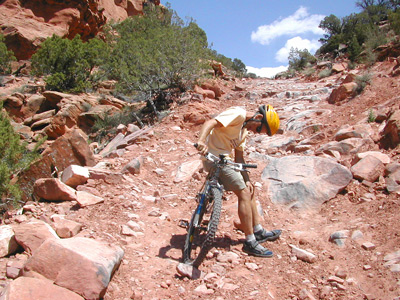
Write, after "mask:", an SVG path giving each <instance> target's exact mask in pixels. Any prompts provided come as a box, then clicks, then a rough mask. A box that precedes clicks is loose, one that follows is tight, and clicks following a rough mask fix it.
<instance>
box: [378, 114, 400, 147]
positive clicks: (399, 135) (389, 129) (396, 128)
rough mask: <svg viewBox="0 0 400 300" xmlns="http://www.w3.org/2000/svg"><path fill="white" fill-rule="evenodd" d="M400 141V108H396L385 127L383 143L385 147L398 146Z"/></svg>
mask: <svg viewBox="0 0 400 300" xmlns="http://www.w3.org/2000/svg"><path fill="white" fill-rule="evenodd" d="M399 143H400V110H396V111H395V112H394V113H393V114H392V115H391V116H390V118H389V120H388V122H387V124H386V126H385V128H384V129H383V137H382V144H383V146H384V147H385V148H396V147H397V145H398V144H399Z"/></svg>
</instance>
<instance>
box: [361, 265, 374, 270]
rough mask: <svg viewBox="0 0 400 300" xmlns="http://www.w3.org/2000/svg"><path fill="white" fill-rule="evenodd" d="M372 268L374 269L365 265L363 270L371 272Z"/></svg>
mask: <svg viewBox="0 0 400 300" xmlns="http://www.w3.org/2000/svg"><path fill="white" fill-rule="evenodd" d="M371 268H372V267H371V266H370V265H364V266H363V269H364V270H370V269H371Z"/></svg>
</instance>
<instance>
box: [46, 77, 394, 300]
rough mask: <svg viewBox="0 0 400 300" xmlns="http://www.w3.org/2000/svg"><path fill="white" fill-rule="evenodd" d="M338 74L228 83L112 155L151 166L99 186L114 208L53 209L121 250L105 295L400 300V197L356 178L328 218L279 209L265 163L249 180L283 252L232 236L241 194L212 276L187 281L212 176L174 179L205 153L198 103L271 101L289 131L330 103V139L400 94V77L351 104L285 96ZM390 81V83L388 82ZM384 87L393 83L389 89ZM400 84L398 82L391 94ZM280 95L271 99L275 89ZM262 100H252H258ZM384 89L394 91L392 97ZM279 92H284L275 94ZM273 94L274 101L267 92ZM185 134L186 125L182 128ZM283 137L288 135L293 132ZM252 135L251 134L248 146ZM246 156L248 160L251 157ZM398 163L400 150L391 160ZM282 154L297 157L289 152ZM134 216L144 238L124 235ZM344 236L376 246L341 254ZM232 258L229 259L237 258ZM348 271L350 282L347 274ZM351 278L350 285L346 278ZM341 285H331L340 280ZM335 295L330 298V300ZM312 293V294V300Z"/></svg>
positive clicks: (328, 208)
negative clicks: (303, 254) (186, 265)
mask: <svg viewBox="0 0 400 300" xmlns="http://www.w3.org/2000/svg"><path fill="white" fill-rule="evenodd" d="M338 77H339V76H334V77H332V78H329V79H327V80H322V81H319V82H311V83H309V82H304V81H301V80H286V81H283V80H282V81H272V80H266V79H256V80H249V81H243V82H241V83H240V84H241V85H244V86H245V87H246V89H245V91H234V83H233V82H221V87H222V88H223V89H224V90H225V94H224V95H223V97H222V99H220V100H213V99H206V100H204V101H203V102H198V103H191V105H189V104H187V103H185V104H182V105H179V106H176V107H174V108H173V110H172V111H171V114H169V115H168V116H167V117H166V118H165V119H164V120H163V121H162V122H161V123H160V124H157V125H155V126H154V127H153V130H152V133H151V134H150V136H148V138H145V139H143V140H141V141H140V142H138V143H137V144H136V146H134V147H131V148H130V149H131V150H130V151H127V152H126V153H125V154H124V155H123V156H122V157H119V158H109V159H102V162H105V163H107V168H108V169H109V170H111V171H120V170H121V168H122V167H123V166H124V165H125V164H126V163H128V162H129V161H130V160H131V159H133V158H137V157H140V156H141V157H143V159H144V164H143V166H142V167H141V172H140V174H138V175H125V177H124V180H123V182H118V181H115V182H113V181H112V180H111V181H110V182H104V181H93V180H90V181H89V182H88V183H87V184H86V185H87V186H89V187H94V188H96V190H97V191H98V192H99V194H100V195H101V196H102V197H103V198H104V199H105V202H104V203H101V204H97V205H94V206H90V207H86V208H83V209H78V210H76V209H74V207H72V205H71V204H70V203H61V204H54V203H53V204H44V206H45V207H44V208H43V209H44V210H45V211H47V213H46V214H48V215H51V213H54V212H58V213H66V215H67V218H68V219H71V220H75V221H78V222H80V223H82V224H84V230H83V231H82V232H81V233H80V234H79V235H81V236H87V237H94V238H96V239H102V240H105V241H108V242H111V243H115V244H117V245H120V246H121V247H122V248H123V249H124V251H125V256H124V259H123V262H122V264H121V266H120V267H119V269H118V270H117V271H116V273H115V275H114V276H113V278H112V281H111V283H110V285H109V288H108V290H107V293H106V296H105V298H104V299H105V300H111V299H112V300H125V299H160V300H161V299H313V298H312V297H311V296H307V293H310V294H312V295H313V296H314V297H315V299H319V298H320V299H357V300H358V299H382V300H386V299H394V298H395V297H398V296H400V273H394V272H391V271H390V270H389V268H387V267H385V266H384V261H383V257H384V256H385V255H387V254H389V253H391V252H394V251H397V250H399V248H400V230H399V225H398V219H399V215H400V205H399V201H398V199H397V197H396V196H395V195H387V194H385V193H384V191H379V190H371V189H369V188H368V187H367V186H364V185H362V184H360V183H358V182H357V181H353V182H352V183H351V184H350V185H349V186H348V188H347V189H346V192H347V193H343V194H339V195H337V196H336V197H335V198H334V199H332V200H330V201H329V202H327V203H325V204H324V205H323V206H322V208H321V209H320V210H318V211H296V210H290V209H288V208H285V207H281V206H277V205H275V204H273V203H271V202H270V201H269V199H268V198H267V197H266V194H265V191H263V184H262V182H261V177H260V174H261V172H262V170H263V167H264V166H265V162H262V161H251V160H248V162H251V163H257V164H258V165H259V167H258V169H256V170H255V171H252V172H251V173H250V177H251V179H252V180H253V182H256V183H257V184H256V186H257V191H256V192H257V199H258V201H259V202H260V204H261V205H262V208H263V213H264V220H263V224H264V225H265V227H266V228H268V229H273V228H280V229H282V230H283V233H282V236H281V238H280V239H279V240H278V241H276V242H273V243H267V244H266V246H267V247H268V248H269V249H271V250H272V251H273V252H274V254H275V255H274V257H273V258H270V259H262V258H254V257H249V256H247V255H246V254H244V253H243V252H242V251H241V247H242V244H241V242H242V239H243V233H241V232H239V231H237V230H235V229H234V226H233V222H234V220H236V219H237V202H236V198H235V196H234V195H233V194H230V193H226V194H225V197H224V203H223V211H222V218H221V223H220V226H219V230H218V233H217V239H216V243H215V245H216V248H214V249H213V250H212V251H211V254H210V255H209V257H208V259H207V260H206V261H205V262H204V264H203V265H202V266H201V267H200V269H201V270H202V271H203V272H205V273H206V274H208V275H207V277H206V279H205V280H195V281H193V280H189V279H187V278H183V277H181V276H179V275H178V273H177V272H176V266H177V264H178V263H179V262H180V260H181V256H182V253H181V249H182V247H183V244H184V238H185V234H186V230H185V229H184V228H182V227H180V226H179V221H180V220H182V219H184V220H188V219H189V218H190V215H191V213H192V210H193V209H194V207H195V201H194V197H195V195H196V193H197V191H198V189H199V188H200V186H201V184H202V182H203V181H204V178H205V174H204V173H199V172H197V173H196V174H195V175H194V176H193V177H192V178H190V179H189V180H188V181H185V182H180V183H175V182H174V177H175V174H176V172H177V169H178V167H179V166H180V165H181V164H182V163H184V162H187V161H192V160H196V159H198V158H199V156H198V154H197V152H196V150H195V149H194V148H193V146H192V143H193V142H195V141H196V138H197V134H198V131H199V129H200V126H201V125H193V124H192V123H189V122H185V121H184V116H185V115H187V114H188V113H190V112H193V110H195V112H196V109H198V110H197V111H200V109H199V107H201V108H206V109H207V110H208V112H209V114H210V115H212V114H215V113H218V112H220V111H222V110H223V109H224V108H227V107H229V106H233V105H240V106H245V107H246V109H248V110H255V109H256V108H257V107H258V106H259V105H260V104H261V103H271V104H272V105H274V106H275V107H276V108H277V109H278V111H279V112H281V113H282V124H283V126H284V125H285V122H286V121H287V119H288V118H289V117H290V112H298V111H301V110H304V109H311V108H320V109H322V108H324V109H329V110H331V114H330V115H329V116H328V117H325V116H321V118H325V119H321V120H315V122H316V123H318V122H319V121H320V122H321V123H323V124H328V125H327V126H326V127H324V129H323V131H324V133H325V134H326V138H325V140H322V141H321V144H323V143H324V142H327V141H330V140H332V136H333V135H334V133H335V132H336V131H337V130H338V128H339V127H340V126H341V125H343V124H355V123H357V122H359V121H361V120H365V118H366V114H367V112H368V108H369V107H372V106H373V105H377V104H378V103H383V102H384V101H386V100H387V99H390V97H394V96H395V95H398V93H399V92H400V87H399V85H398V84H397V83H396V81H395V80H393V79H392V78H386V81H383V79H382V78H381V77H380V78H378V77H377V78H378V79H377V81H381V82H380V83H378V86H376V87H374V88H377V89H378V88H379V89H380V90H379V95H380V96H379V97H377V91H375V90H373V89H372V87H371V88H368V89H367V90H366V91H365V93H364V95H363V96H362V97H357V98H355V99H353V100H352V101H350V102H346V103H343V104H342V105H341V106H333V105H329V104H328V103H327V101H326V100H325V99H326V97H328V95H329V94H327V93H325V94H323V93H322V94H319V97H320V98H321V99H320V100H319V101H310V99H309V98H307V97H305V98H306V99H303V100H299V97H295V98H292V99H291V100H288V99H287V98H286V97H283V98H279V97H278V96H277V95H278V94H279V93H286V92H289V91H292V92H294V91H299V92H300V91H301V92H305V91H309V92H310V94H314V93H315V91H316V90H319V89H323V88H327V87H329V86H331V85H333V84H335V83H336V80H338ZM390 81H391V82H390ZM384 85H387V86H391V88H390V89H386V90H385V89H384ZM393 85H394V87H393ZM271 91H272V92H274V93H269V92H271ZM255 92H257V93H258V94H259V95H262V94H263V93H264V94H265V96H264V98H263V97H262V96H259V97H254V98H252V93H255ZM384 93H386V94H384ZM273 94H275V95H273ZM268 95H273V96H268ZM178 127H179V128H178ZM284 134H285V133H284ZM252 138H253V135H250V139H252ZM247 154H248V153H247ZM389 154H390V155H391V156H392V160H394V161H396V160H397V161H399V154H398V153H395V152H390V153H389ZM278 155H290V153H279V154H278ZM367 192H371V193H373V194H374V195H375V199H374V200H373V201H370V202H359V201H358V199H359V198H360V197H361V196H362V195H364V194H365V193H367ZM129 220H134V221H135V222H137V223H138V224H139V225H140V227H141V228H142V231H141V232H137V233H136V234H135V236H124V235H122V234H121V226H122V225H125V224H127V223H128V221H129ZM338 230H350V231H354V230H360V231H362V232H363V234H364V240H368V241H371V242H372V243H373V244H375V245H376V248H375V249H374V250H365V249H363V248H362V247H361V245H360V244H358V243H357V242H355V241H352V240H350V239H349V240H348V241H347V242H346V244H345V246H343V247H338V246H337V245H335V244H333V243H331V242H329V241H328V238H329V236H330V234H331V233H333V232H335V231H338ZM290 244H293V245H296V246H298V247H300V248H302V249H305V250H309V251H311V252H312V253H314V254H315V255H317V257H318V258H317V261H316V262H315V263H312V264H310V263H306V262H303V261H300V260H296V259H295V258H294V257H293V255H292V254H291V249H290V246H289V245H290ZM227 255H230V256H229V257H228V258H227V257H226V256H227ZM343 274H344V275H345V276H344V275H343ZM334 275H336V276H341V277H346V279H345V280H343V281H341V280H340V278H339V277H332V276H334ZM332 282H333V283H332ZM324 295H325V296H324ZM307 297H308V298H307Z"/></svg>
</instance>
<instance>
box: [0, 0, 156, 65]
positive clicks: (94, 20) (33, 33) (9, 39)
mask: <svg viewBox="0 0 400 300" xmlns="http://www.w3.org/2000/svg"><path fill="white" fill-rule="evenodd" d="M147 2H150V1H143V0H115V1H113V0H85V1H79V0H45V1H26V0H3V1H0V28H1V29H0V32H1V33H2V34H4V36H5V42H6V44H7V48H8V49H9V50H12V51H13V52H14V55H15V57H16V58H17V59H18V60H24V59H29V58H30V57H31V56H32V54H33V53H35V51H36V49H37V47H38V46H39V45H40V43H41V42H43V41H44V40H45V39H46V38H48V37H51V36H52V35H53V34H56V35H58V36H61V37H66V38H73V37H74V36H75V35H77V34H80V35H81V37H82V38H83V39H84V40H87V39H89V38H92V37H95V36H96V35H97V34H98V33H99V31H100V30H101V28H102V26H103V25H104V24H106V23H107V22H110V21H122V20H124V19H126V18H127V17H129V16H133V15H138V14H140V13H141V12H142V11H143V4H145V3H147ZM151 2H153V3H155V4H156V5H160V1H158V0H155V1H151Z"/></svg>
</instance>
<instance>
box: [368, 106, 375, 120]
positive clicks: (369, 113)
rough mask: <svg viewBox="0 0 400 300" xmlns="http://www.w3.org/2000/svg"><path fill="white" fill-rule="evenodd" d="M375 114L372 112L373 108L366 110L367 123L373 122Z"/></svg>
mask: <svg viewBox="0 0 400 300" xmlns="http://www.w3.org/2000/svg"><path fill="white" fill-rule="evenodd" d="M375 119H376V116H375V114H374V110H373V109H372V108H371V109H370V110H369V112H368V118H367V122H368V123H373V122H375Z"/></svg>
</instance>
